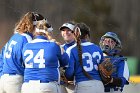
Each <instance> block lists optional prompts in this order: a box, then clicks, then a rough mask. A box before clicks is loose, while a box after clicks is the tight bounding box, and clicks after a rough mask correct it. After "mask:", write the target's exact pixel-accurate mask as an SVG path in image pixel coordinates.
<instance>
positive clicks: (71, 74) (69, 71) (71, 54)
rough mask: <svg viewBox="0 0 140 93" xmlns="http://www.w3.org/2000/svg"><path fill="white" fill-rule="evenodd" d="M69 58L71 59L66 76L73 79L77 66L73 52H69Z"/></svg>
mask: <svg viewBox="0 0 140 93" xmlns="http://www.w3.org/2000/svg"><path fill="white" fill-rule="evenodd" d="M69 52H70V53H69V57H70V61H69V63H68V67H67V68H66V70H65V76H66V78H67V79H70V80H71V79H72V78H73V75H74V67H75V66H74V65H75V61H74V55H73V53H72V52H71V51H69Z"/></svg>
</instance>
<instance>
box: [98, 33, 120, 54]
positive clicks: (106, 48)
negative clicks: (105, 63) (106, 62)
mask: <svg viewBox="0 0 140 93" xmlns="http://www.w3.org/2000/svg"><path fill="white" fill-rule="evenodd" d="M106 38H111V39H112V40H113V41H114V42H116V44H115V46H114V47H113V48H112V49H111V48H110V47H109V46H107V45H104V44H103V42H104V40H105V39H106ZM99 44H100V47H101V49H102V50H103V52H106V53H108V54H110V55H114V54H118V53H120V51H121V49H122V44H121V41H120V39H119V37H118V35H117V34H116V33H114V32H107V33H105V34H104V35H103V36H102V37H101V40H100V43H99Z"/></svg>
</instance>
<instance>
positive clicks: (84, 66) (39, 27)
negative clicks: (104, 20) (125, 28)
mask: <svg viewBox="0 0 140 93" xmlns="http://www.w3.org/2000/svg"><path fill="white" fill-rule="evenodd" d="M59 30H60V33H61V35H62V38H63V39H64V41H65V44H61V43H59V42H57V41H56V40H55V39H54V38H53V27H52V26H51V25H50V23H49V22H48V20H47V19H46V18H45V17H43V16H42V15H41V14H38V13H35V12H28V13H26V14H25V15H24V16H23V17H21V19H20V20H19V22H18V23H17V24H16V26H15V29H14V34H13V36H12V37H11V38H10V39H9V41H8V42H7V43H6V44H5V45H4V47H3V48H2V49H1V53H0V93H121V92H122V91H123V88H124V85H128V84H129V82H128V80H129V69H128V66H127V62H126V58H125V57H123V56H122V55H120V52H121V50H122V44H121V41H120V39H119V37H118V36H117V34H115V33H114V32H107V33H105V34H104V35H103V36H102V37H101V40H100V42H99V46H98V45H96V44H94V43H92V42H90V41H89V39H90V28H89V27H88V26H87V25H86V24H85V23H76V22H71V21H70V22H66V23H64V24H62V26H61V27H60V28H59ZM108 59H109V61H108ZM107 61H108V62H107ZM105 62H106V63H105ZM108 64H109V65H108ZM110 64H111V65H110ZM103 68H104V69H103ZM109 71H110V72H109ZM106 73H107V74H106ZM108 73H109V74H108Z"/></svg>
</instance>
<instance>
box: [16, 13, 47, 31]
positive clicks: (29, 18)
mask: <svg viewBox="0 0 140 93" xmlns="http://www.w3.org/2000/svg"><path fill="white" fill-rule="evenodd" d="M43 19H44V17H43V16H42V15H41V14H37V13H34V12H27V13H26V14H25V15H23V17H21V19H20V20H19V22H18V23H17V24H16V27H15V30H16V32H19V33H24V32H30V33H32V32H33V31H34V26H35V25H36V21H39V20H43Z"/></svg>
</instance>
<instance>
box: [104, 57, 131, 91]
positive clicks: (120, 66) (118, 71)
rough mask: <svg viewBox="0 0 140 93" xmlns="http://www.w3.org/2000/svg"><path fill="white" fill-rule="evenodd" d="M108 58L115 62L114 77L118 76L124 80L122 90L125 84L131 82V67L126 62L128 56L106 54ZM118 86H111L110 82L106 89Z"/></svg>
mask: <svg viewBox="0 0 140 93" xmlns="http://www.w3.org/2000/svg"><path fill="white" fill-rule="evenodd" d="M105 57H106V58H110V59H111V62H112V63H113V66H114V69H115V71H114V72H113V73H112V75H111V76H112V77H118V78H120V79H121V80H122V84H121V86H120V87H121V91H122V89H123V87H124V85H127V84H129V82H128V79H129V69H128V65H127V62H126V58H124V57H119V56H105ZM116 87H117V86H110V85H109V84H108V85H106V86H105V91H106V90H110V88H116Z"/></svg>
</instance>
